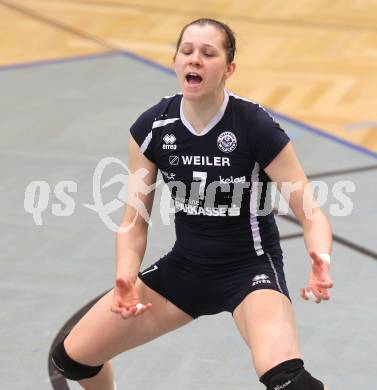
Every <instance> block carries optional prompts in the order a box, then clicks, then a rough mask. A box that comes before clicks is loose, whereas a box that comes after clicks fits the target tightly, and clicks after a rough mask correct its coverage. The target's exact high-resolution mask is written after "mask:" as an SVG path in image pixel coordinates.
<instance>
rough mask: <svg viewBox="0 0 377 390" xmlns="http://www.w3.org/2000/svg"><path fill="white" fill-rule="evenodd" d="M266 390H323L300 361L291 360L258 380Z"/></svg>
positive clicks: (321, 384)
mask: <svg viewBox="0 0 377 390" xmlns="http://www.w3.org/2000/svg"><path fill="white" fill-rule="evenodd" d="M260 381H261V382H262V383H263V384H264V385H265V386H266V387H267V390H323V389H324V386H323V383H322V382H321V381H319V380H318V379H315V378H313V377H312V376H311V375H310V374H309V373H308V372H307V371H306V370H305V368H304V362H303V361H302V360H301V359H291V360H287V361H285V362H283V363H280V364H278V365H277V366H276V367H273V368H271V370H269V371H267V372H266V373H265V374H263V375H262V376H261V378H260Z"/></svg>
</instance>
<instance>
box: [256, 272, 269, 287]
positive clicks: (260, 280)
mask: <svg viewBox="0 0 377 390" xmlns="http://www.w3.org/2000/svg"><path fill="white" fill-rule="evenodd" d="M257 284H271V280H270V278H269V277H268V276H267V275H266V274H261V275H255V276H254V277H253V284H252V286H256V285H257Z"/></svg>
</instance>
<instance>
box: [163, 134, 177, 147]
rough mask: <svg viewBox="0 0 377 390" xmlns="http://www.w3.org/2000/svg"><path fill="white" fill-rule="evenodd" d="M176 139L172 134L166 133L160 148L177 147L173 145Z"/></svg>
mask: <svg viewBox="0 0 377 390" xmlns="http://www.w3.org/2000/svg"><path fill="white" fill-rule="evenodd" d="M176 140H177V139H176V138H175V137H174V135H173V134H166V135H165V136H164V138H163V141H164V142H165V143H164V144H163V145H162V149H169V150H175V149H177V145H174V143H175V141H176Z"/></svg>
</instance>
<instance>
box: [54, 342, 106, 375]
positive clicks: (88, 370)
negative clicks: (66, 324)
mask: <svg viewBox="0 0 377 390" xmlns="http://www.w3.org/2000/svg"><path fill="white" fill-rule="evenodd" d="M51 361H52V364H53V365H54V367H55V368H56V369H57V370H58V371H59V372H60V374H62V375H63V376H64V377H65V378H67V379H72V380H74V381H78V380H81V379H86V378H91V377H93V376H95V375H97V374H98V373H99V372H100V371H101V368H102V367H103V364H102V365H101V366H87V365H85V364H81V363H79V362H76V361H74V360H73V359H71V358H70V357H69V356H68V354H67V352H66V350H65V348H64V341H62V342H61V343H59V344H58V345H57V346H56V347H55V349H54V351H53V352H52V356H51Z"/></svg>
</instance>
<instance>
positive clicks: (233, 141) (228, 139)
mask: <svg viewBox="0 0 377 390" xmlns="http://www.w3.org/2000/svg"><path fill="white" fill-rule="evenodd" d="M217 146H218V148H219V149H220V150H221V151H222V152H224V153H230V152H233V150H234V149H235V148H236V147H237V138H236V136H235V135H234V134H233V133H232V132H231V131H224V132H223V133H221V134H220V135H219V136H218V138H217Z"/></svg>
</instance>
